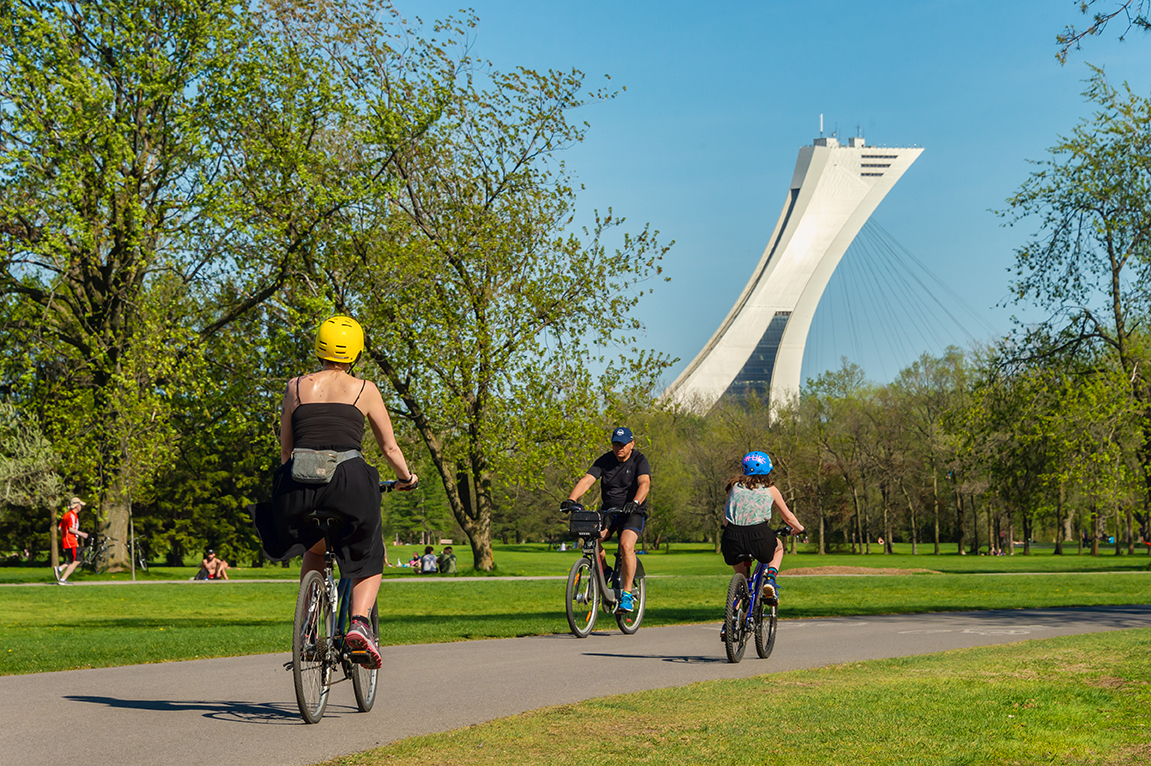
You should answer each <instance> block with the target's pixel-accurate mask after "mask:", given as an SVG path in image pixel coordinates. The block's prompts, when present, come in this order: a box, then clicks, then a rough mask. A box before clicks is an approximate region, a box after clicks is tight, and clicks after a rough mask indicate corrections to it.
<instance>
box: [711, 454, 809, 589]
mask: <svg viewBox="0 0 1151 766" xmlns="http://www.w3.org/2000/svg"><path fill="white" fill-rule="evenodd" d="M770 473H771V458H770V457H768V456H767V453H766V452H759V451H756V452H749V453H747V454H746V455H744V456H743V472H742V473H741V474H738V475H736V476H734V477H732V478H731V480H729V481H728V483H727V504H726V505H725V506H724V509H723V518H724V525H723V537H722V538H721V539H720V543H719V545H720V550H721V551H722V552H723V560H724V561H725V562H726V563H727V564H729V565H730V566H731V568H732V569H734V570H735V571H736V572H740V573H742V574H743V575H744V576H745V577H746V576H747V575H748V571H749V566H748V563H747V561H746V560H743V559H742V558H741V557H742V556H747V555H750V556H752V557H754V558H755V560H756V561H766V562H769V563H768V566H767V579H766V581H765V582H764V586H763V590H764V595H766V596H767V597H768V598H775V597H776V594H777V592H778V586H776V584H775V576H776V575H777V574H779V565H780V564H781V563H783V541H782V540H780V539H778V538H777V537H776V536H775V530H774V529H772V528H771V513H772V509H774V508H776V507H778V508H779V513H780V515H781V516H782V517H783V520H784V522H785V523H786V524H787V525H788V526H789V527H791V528H792V530H793V531H794V532H795V533H796V534H801V533H802V532H803V525H802V524H800V523H799V519H797V518H795V516H794V515H793V514H792V512H791V511H790V510H789V509H788V507H787V503H785V502H784V501H783V495H782V494H780V491H779V488H778V487H776V486H775V480H774V479H772V478H771V477H770V476H769V475H768V474H770Z"/></svg>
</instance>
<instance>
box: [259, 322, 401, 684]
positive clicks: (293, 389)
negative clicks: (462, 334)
mask: <svg viewBox="0 0 1151 766" xmlns="http://www.w3.org/2000/svg"><path fill="white" fill-rule="evenodd" d="M363 349H364V331H363V330H362V329H361V328H360V325H359V324H357V323H356V321H355V320H354V319H351V318H350V317H345V316H335V317H332V318H331V319H329V320H327V321H326V322H324V323H323V324H322V325H320V330H319V333H318V334H317V335H316V356H317V357H319V359H320V362H321V364H322V366H321V369H320V370H319V371H318V372H313V373H309V374H306V375H301V376H299V377H296V378H292V379H291V380H290V381H288V386H287V389H286V390H285V391H284V400H283V408H282V410H281V413H280V463H281V465H280V467H279V468H277V469H276V472H275V474H274V476H273V477H272V502H271V504H270V506H268V505H262V506H260V507H259V508H257V511H256V528H257V531H258V532H259V533H260V540H261V542H262V543H263V547H264V551H265V552H266V553H267V554H268V556H269V557H270V558H272V559H273V560H279V561H283V560H286V559H289V558H292V557H294V556H298V555H300V554H301V553H303V556H304V562H303V569H302V571H301V573H300V576H301V578H302V577H303V575H305V574H307V573H308V572H309V571H312V570H317V571H319V570H322V569H323V568H324V546H325V543H324V534H323V532H322V531H321V530H320V529H319V528H318V527H315V526H309V525H305V524H304V523H303V519H304V517H305V516H306V515H307V514H309V513H310V512H312V511H314V510H317V509H331V510H336V511H339V512H340V513H342V514H343V515H344V516H345V517H346V519H347V521H346V522H345V524H344V526H343V528H342V529H341V530H340V537H341V542H340V547H339V550H336V551H334V553H335V555H336V559H337V561H339V564H340V576H341V577H345V578H349V579H351V581H352V620H351V626H350V627H349V628H348V633H347V635H346V636H345V641H346V643H347V645H348V647H349V648H350V649H351V650H352V651H354V652H363V653H365V654H366V656H367V660H366V661H365V663H364V664H365V665H366V666H367V667H369V668H378V667H380V666H381V665H382V664H383V660H382V658H381V656H380V650H379V646H378V644H377V641H378V638H377V636H376V635H375V634H374V632H373V631H372V623H371V619H370V617H369V615H370V614H371V613H372V607H373V606H374V605H375V603H376V594H377V592H378V591H379V588H380V579H381V575H382V573H383V571H384V541H383V528H382V524H381V521H380V477H379V473H378V472H377V471H376V469H375V468H373V467H372V466H370V465H368V463H367V462H365V461H364V458H363V456H362V455H361V454H360V452H359V450H360V446H361V443H362V441H363V436H364V418H365V417H366V418H367V419H368V423H369V425H371V427H372V433H373V434H374V435H375V438H376V444H378V445H379V447H380V451H381V452H382V453H383V455H384V459H385V460H387V461H388V465H390V466H391V468H392V470H393V471H395V474H396V477H397V478H398V479H399V480H400V483H399V484H398V485H397V486H396V489H398V490H401V491H403V490H410V489H413V488H415V486H416V481H417V479H416V475H415V474H414V473H412V472H411V471H409V470H408V465H407V462H406V461H405V460H404V454H403V452H401V451H400V447H399V445H398V444H396V437H395V433H394V432H393V431H392V422H391V419H390V418H389V417H388V410H387V408H386V407H385V406H384V400H383V397H381V396H380V392H379V390H378V389H377V388H376V386H375V385H374V384H372V383H369V382H368V381H364V380H359V379H358V378H356V377H354V376H352V374H351V369H352V365H353V364H355V362H356V360H357V359H358V358H359V356H360V353H361V352H362V351H363ZM294 450H304V451H307V450H330V451H333V452H336V453H337V454H338V460H339V462H338V463H337V465H336V466H335V470H334V472H331V473H330V475H329V477H328V478H329V480H328V481H326V482H325V483H318V482H317V481H316V480H315V477H311V476H303V475H298V476H294V475H293V474H299V473H300V472H299V471H297V470H295V469H294V467H293V464H294V463H295V462H296V461H297V458H296V457H293V451H294ZM307 457H308V455H307V454H304V453H301V454H300V456H299V458H298V459H299V460H300V462H301V465H303V464H304V461H305V460H306V459H307ZM300 479H303V480H300Z"/></svg>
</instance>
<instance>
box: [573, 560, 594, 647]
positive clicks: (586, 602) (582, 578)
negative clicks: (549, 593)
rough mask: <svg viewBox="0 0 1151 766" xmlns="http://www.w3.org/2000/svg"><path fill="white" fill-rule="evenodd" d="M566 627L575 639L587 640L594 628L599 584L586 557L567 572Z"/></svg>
mask: <svg viewBox="0 0 1151 766" xmlns="http://www.w3.org/2000/svg"><path fill="white" fill-rule="evenodd" d="M565 603H566V606H567V617H568V627H569V628H571V632H572V635H573V636H575V637H576V638H587V636H588V634H589V633H591V632H592V629H593V628H595V621H596V617H597V615H596V611H597V610H598V609H599V583H598V582H596V576H595V569H594V568H593V567H592V563H591V560H590V559H588V558H587V557H586V556H585V557H583V558H580V559H579V560H577V561H576V563H574V564H572V568H571V571H570V572H568V587H567V600H566V602H565Z"/></svg>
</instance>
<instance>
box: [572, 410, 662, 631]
mask: <svg viewBox="0 0 1151 766" xmlns="http://www.w3.org/2000/svg"><path fill="white" fill-rule="evenodd" d="M597 479H598V480H599V482H600V493H601V498H602V507H603V508H605V509H606V508H620V509H622V512H620V513H613V514H610V515H609V518H608V527H607V529H605V530H603V531H602V532H600V539H601V540H607V539H609V538H610V537H611V536H612V533H614V532H618V533H619V547H620V550H621V551H622V554H623V555H622V556H621V557H620V558H621V565H620V566H621V568H622V570H623V571H621V572H620V587H621V589H622V592H621V593H620V598H619V605H618V606H617V607H616V612H617V613H622V612H630V611H632V609H634V608H635V606H634V604H633V603H632V595H631V586H632V582H633V580H634V579H635V542H636V540H638V539H639V536H640V534H641V533H642V532H643V526H644V523H645V521H646V520H647V496H648V493H649V492H650V491H651V466H650V465H649V464H648V462H647V458H646V457H644V455H643V453H642V452H638V451H636V449H635V438H634V437H633V436H632V433H631V429H630V428H628V427H627V426H620V427H619V428H617V429H615V431H613V432H612V435H611V452H606V453H604V454H603V455H601V456H600V457H599V458H598V459H597V460H596V461H595V462H594V463H592V466H591V468H589V469H588V471H587V473H586V474H584V476H583V478H582V479H580V480H579V481H578V482H576V485H575V487H574V488H573V489H572V491H571V494H570V495H568V499H567V500H565V501H563V502H562V503H561V504H560V509H561V510H568V509H570V508H571V507H572V506H573V505H578V504H579V499H580V498H581V497H583V496H584V494H585V493H586V492H587V491H588V490H589V489H591V488H592V485H593V484H595V483H596V480H597ZM603 557H604V553H603V551H602V550H601V551H600V559H601V561H602V560H603ZM605 571H606V570H605Z"/></svg>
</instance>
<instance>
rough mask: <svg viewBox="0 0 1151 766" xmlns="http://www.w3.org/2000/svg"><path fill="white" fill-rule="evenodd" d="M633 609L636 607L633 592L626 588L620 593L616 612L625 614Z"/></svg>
mask: <svg viewBox="0 0 1151 766" xmlns="http://www.w3.org/2000/svg"><path fill="white" fill-rule="evenodd" d="M633 609H635V604H633V603H632V598H631V593H629V592H628V591H626V590H625V591H624V592H623V593H621V594H619V604H618V605H617V606H616V608H615V613H616V614H624V613H625V612H630V611H631V610H633Z"/></svg>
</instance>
